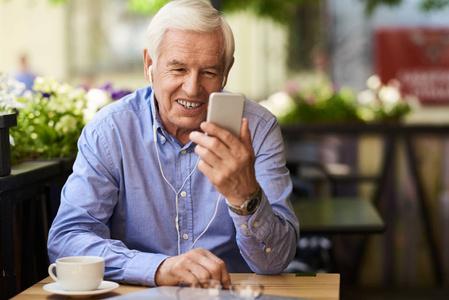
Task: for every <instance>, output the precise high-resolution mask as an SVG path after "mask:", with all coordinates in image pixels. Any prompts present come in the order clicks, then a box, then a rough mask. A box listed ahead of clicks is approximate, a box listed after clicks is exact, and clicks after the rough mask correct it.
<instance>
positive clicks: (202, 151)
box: [195, 145, 222, 167]
mask: <svg viewBox="0 0 449 300" xmlns="http://www.w3.org/2000/svg"><path fill="white" fill-rule="evenodd" d="M195 153H196V154H197V155H198V156H199V157H201V159H202V160H203V161H204V162H205V163H207V164H208V165H209V166H211V167H214V166H218V165H220V164H221V162H222V158H221V157H219V156H218V155H217V153H215V152H214V151H213V150H211V149H208V148H206V147H203V146H201V145H197V146H196V147H195Z"/></svg>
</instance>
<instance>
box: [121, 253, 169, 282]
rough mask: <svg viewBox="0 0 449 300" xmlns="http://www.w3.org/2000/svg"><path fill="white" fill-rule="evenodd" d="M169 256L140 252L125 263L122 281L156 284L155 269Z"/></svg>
mask: <svg viewBox="0 0 449 300" xmlns="http://www.w3.org/2000/svg"><path fill="white" fill-rule="evenodd" d="M168 257H169V256H167V255H164V254H154V253H145V252H140V253H138V254H137V255H136V256H134V257H133V258H132V259H131V260H130V261H129V262H128V264H127V265H126V269H125V273H124V281H125V282H126V283H129V284H141V285H146V286H156V283H155V277H156V271H157V269H158V268H159V266H160V265H161V263H162V262H163V261H164V260H166V259H167V258H168Z"/></svg>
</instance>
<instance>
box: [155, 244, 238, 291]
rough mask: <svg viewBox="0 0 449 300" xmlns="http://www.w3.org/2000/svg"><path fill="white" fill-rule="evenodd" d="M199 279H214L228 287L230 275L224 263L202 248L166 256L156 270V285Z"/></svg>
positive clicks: (192, 281) (175, 283)
mask: <svg viewBox="0 0 449 300" xmlns="http://www.w3.org/2000/svg"><path fill="white" fill-rule="evenodd" d="M200 279H216V280H219V281H220V282H221V284H222V285H223V287H224V288H228V286H229V284H230V283H231V277H230V276H229V273H228V271H227V270H226V265H225V263H224V262H223V261H222V260H221V259H220V258H218V257H217V256H215V255H214V254H212V253H211V252H210V251H207V250H205V249H203V248H198V249H193V250H190V251H189V252H186V253H184V254H181V255H178V256H173V257H170V258H167V259H166V260H164V261H163V262H162V264H161V265H160V266H159V269H158V270H157V271H156V277H155V282H156V284H157V285H158V286H165V285H171V286H173V285H177V284H179V283H188V284H191V283H194V282H197V281H198V280H200Z"/></svg>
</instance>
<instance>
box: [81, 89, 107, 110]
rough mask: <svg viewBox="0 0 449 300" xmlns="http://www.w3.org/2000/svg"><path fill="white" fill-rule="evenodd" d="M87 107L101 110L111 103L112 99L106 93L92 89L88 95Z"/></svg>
mask: <svg viewBox="0 0 449 300" xmlns="http://www.w3.org/2000/svg"><path fill="white" fill-rule="evenodd" d="M86 98H87V107H88V108H90V109H96V110H99V109H100V108H102V107H104V106H105V105H106V104H108V103H109V102H110V98H109V96H108V94H106V92H105V91H103V90H101V89H90V90H89V92H87V94H86Z"/></svg>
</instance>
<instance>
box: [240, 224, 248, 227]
mask: <svg viewBox="0 0 449 300" xmlns="http://www.w3.org/2000/svg"><path fill="white" fill-rule="evenodd" d="M240 227H242V228H248V226H246V225H245V224H242V225H240Z"/></svg>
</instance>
